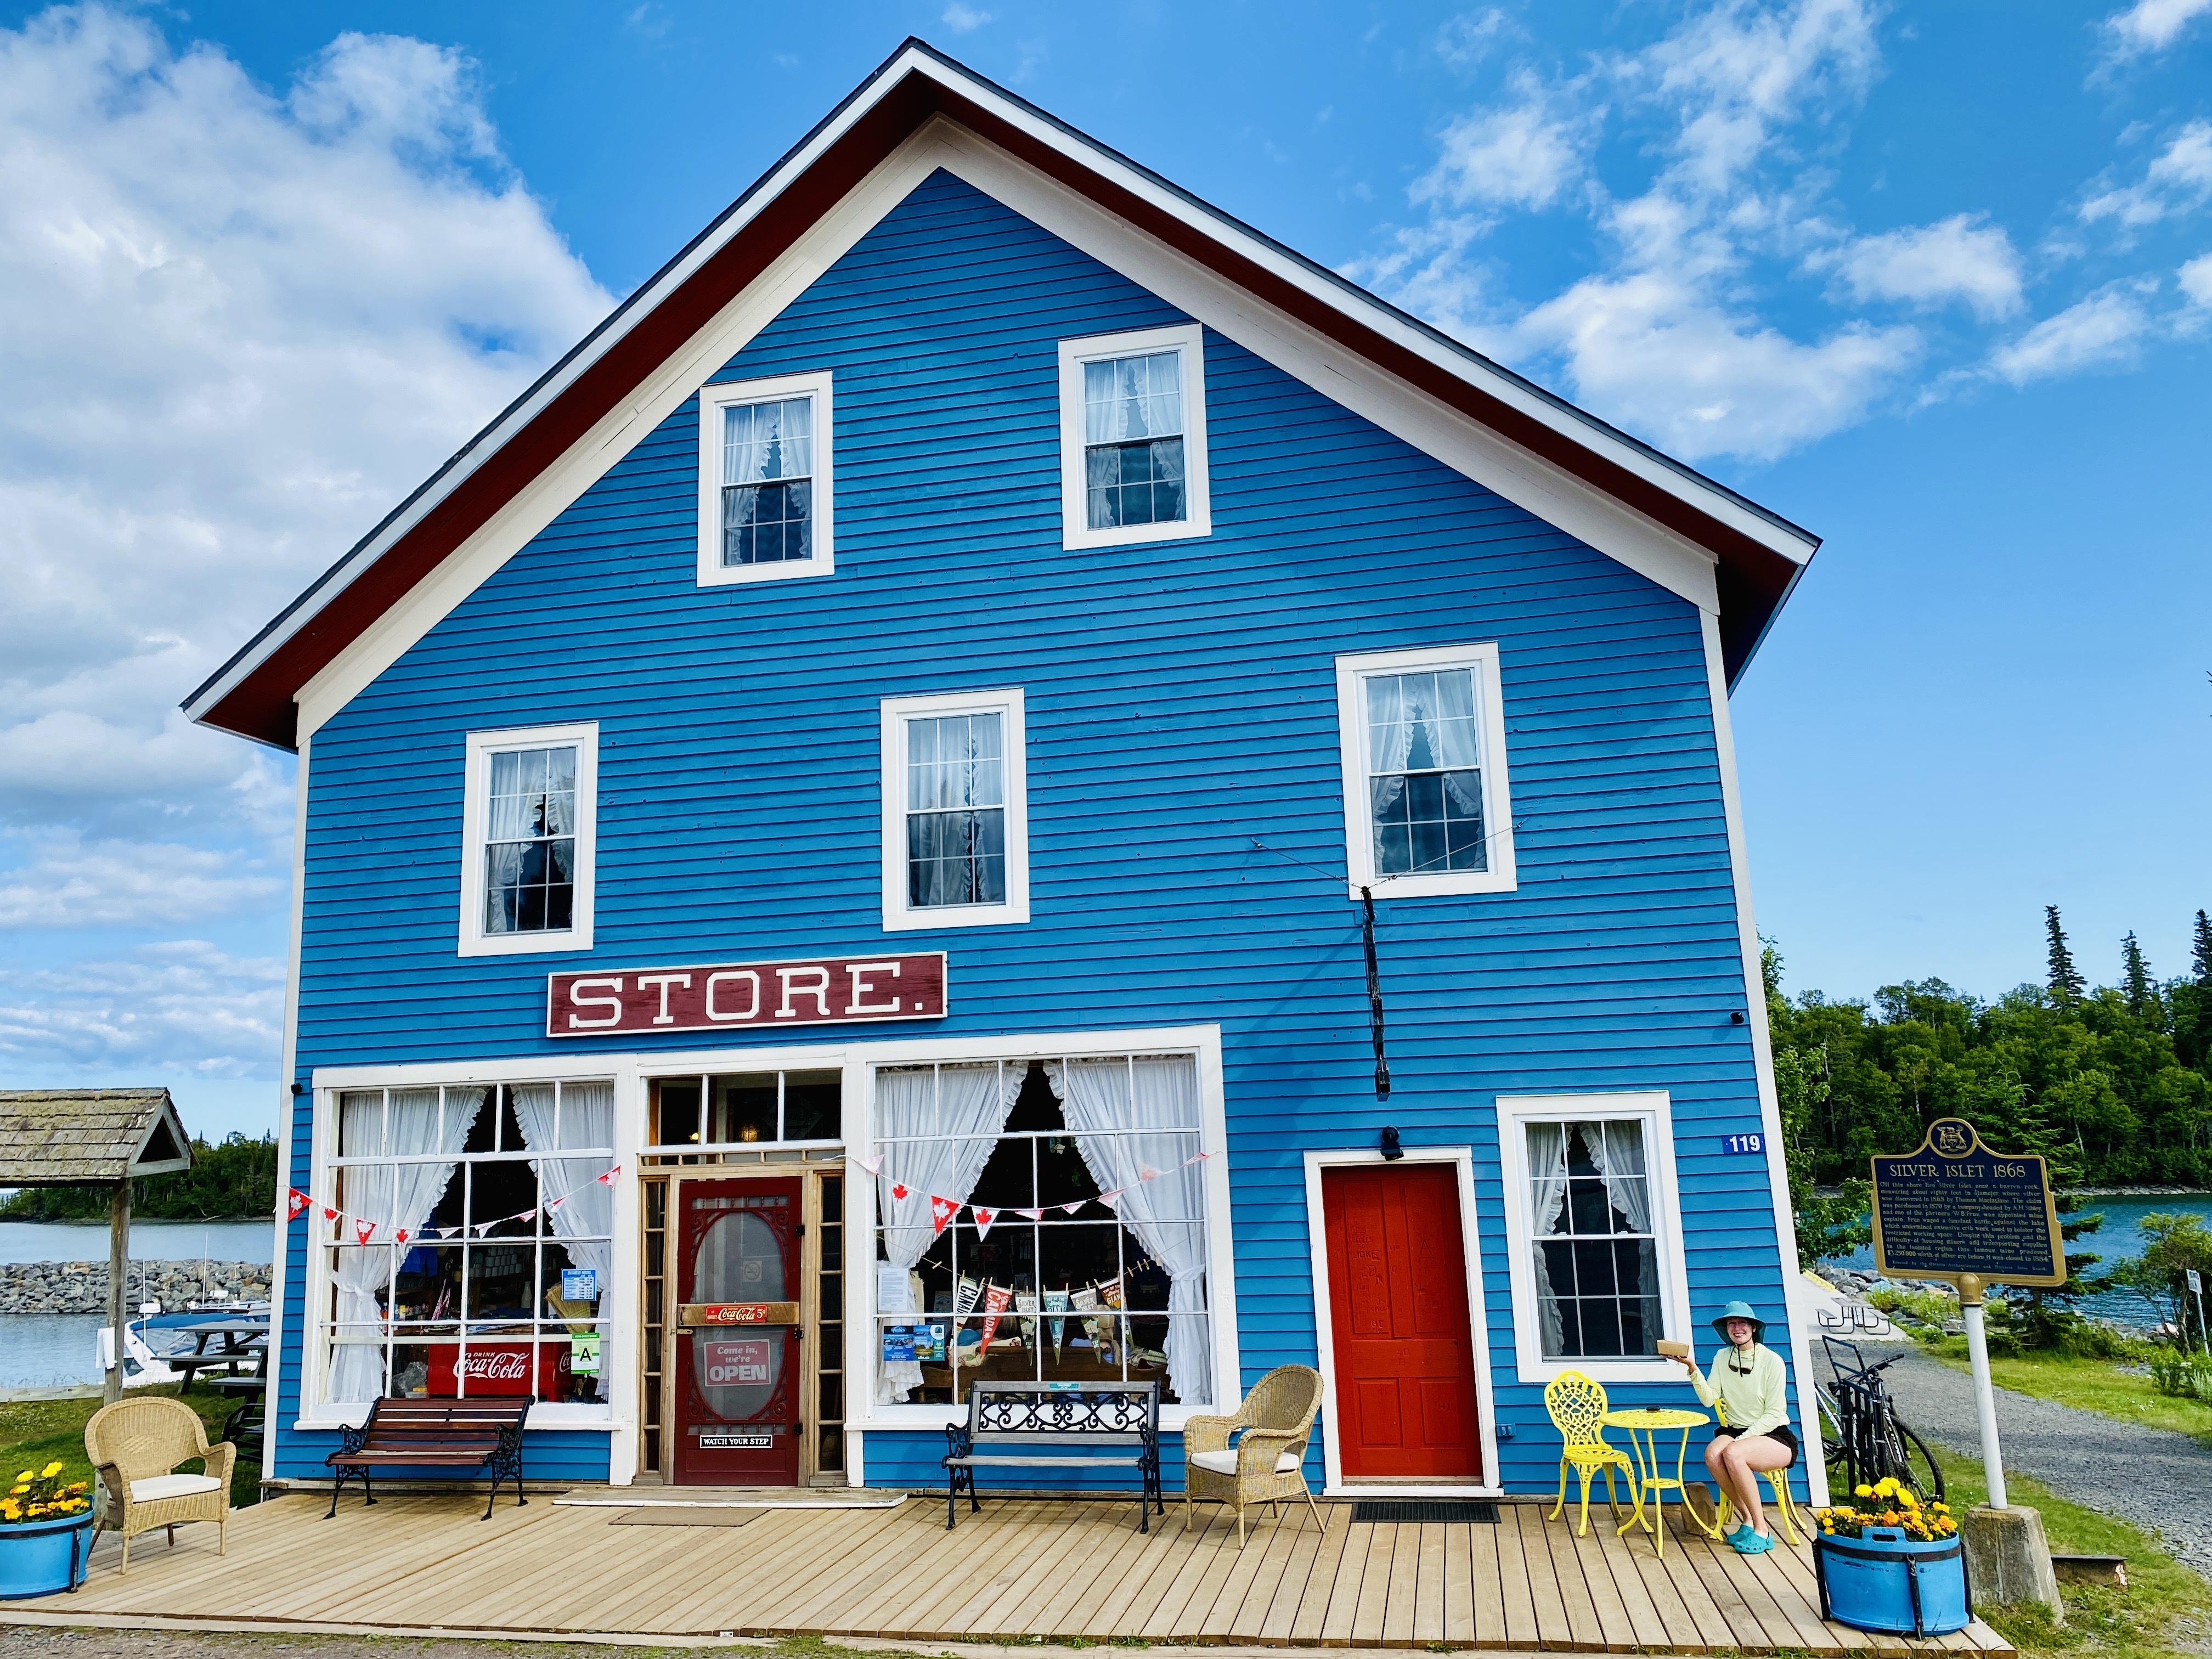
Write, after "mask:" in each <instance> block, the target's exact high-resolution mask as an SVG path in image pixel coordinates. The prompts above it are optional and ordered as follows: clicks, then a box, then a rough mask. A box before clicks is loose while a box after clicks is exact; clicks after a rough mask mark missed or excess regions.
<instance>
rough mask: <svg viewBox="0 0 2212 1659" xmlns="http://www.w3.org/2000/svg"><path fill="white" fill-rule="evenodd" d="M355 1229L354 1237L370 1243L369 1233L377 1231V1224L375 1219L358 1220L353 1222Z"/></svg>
mask: <svg viewBox="0 0 2212 1659" xmlns="http://www.w3.org/2000/svg"><path fill="white" fill-rule="evenodd" d="M353 1231H354V1237H356V1238H358V1239H359V1240H361V1242H362V1243H364V1244H366V1243H368V1240H369V1235H370V1234H372V1233H374V1231H376V1224H375V1223H374V1221H361V1220H356V1221H355V1223H354V1224H353Z"/></svg>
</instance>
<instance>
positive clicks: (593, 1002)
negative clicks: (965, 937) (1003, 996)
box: [545, 951, 946, 1037]
mask: <svg viewBox="0 0 2212 1659" xmlns="http://www.w3.org/2000/svg"><path fill="white" fill-rule="evenodd" d="M945 988H946V987H945V953H944V952H943V951H930V952H927V953H926V954H923V955H919V956H906V957H814V958H811V959H809V960H805V961H801V962H741V963H721V964H714V963H702V964H697V965H694V966H691V967H686V968H639V969H624V970H623V971H621V972H618V973H611V974H607V973H590V974H550V975H547V976H546V982H545V1035H546V1036H556V1037H574V1036H658V1035H660V1034H662V1033H669V1034H672V1033H675V1032H678V1031H732V1030H750V1029H753V1028H760V1029H764V1030H771V1031H774V1030H787V1029H789V1028H791V1027H793V1026H798V1025H846V1024H856V1023H862V1022H866V1021H872V1020H890V1019H942V1018H945Z"/></svg>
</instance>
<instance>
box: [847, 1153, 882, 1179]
mask: <svg viewBox="0 0 2212 1659" xmlns="http://www.w3.org/2000/svg"><path fill="white" fill-rule="evenodd" d="M847 1156H848V1157H849V1158H851V1159H852V1160H853V1162H854V1163H855V1164H859V1165H860V1167H861V1168H862V1169H864V1170H866V1171H867V1172H868V1173H869V1174H870V1175H872V1176H879V1175H881V1174H882V1173H883V1172H884V1155H883V1154H882V1153H881V1152H878V1153H877V1154H876V1155H875V1156H874V1157H873V1158H862V1157H861V1156H860V1154H859V1153H858V1152H851V1153H848V1154H847Z"/></svg>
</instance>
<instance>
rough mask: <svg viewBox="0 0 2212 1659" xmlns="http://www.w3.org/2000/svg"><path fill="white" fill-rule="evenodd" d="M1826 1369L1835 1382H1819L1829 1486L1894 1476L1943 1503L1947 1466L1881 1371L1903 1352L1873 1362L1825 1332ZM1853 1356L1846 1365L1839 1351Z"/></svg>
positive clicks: (1850, 1488)
mask: <svg viewBox="0 0 2212 1659" xmlns="http://www.w3.org/2000/svg"><path fill="white" fill-rule="evenodd" d="M1820 1340H1821V1343H1822V1344H1823V1346H1825V1347H1826V1350H1827V1360H1828V1371H1829V1374H1830V1376H1832V1378H1833V1379H1834V1383H1833V1386H1832V1388H1831V1387H1822V1386H1820V1385H1819V1384H1817V1383H1816V1384H1815V1386H1814V1395H1815V1397H1816V1400H1817V1401H1818V1404H1819V1409H1820V1417H1821V1430H1822V1434H1823V1437H1824V1438H1825V1439H1826V1453H1827V1463H1828V1467H1829V1469H1830V1471H1831V1474H1830V1486H1831V1489H1833V1487H1834V1486H1835V1485H1836V1480H1837V1476H1838V1475H1840V1476H1841V1480H1842V1488H1843V1490H1844V1492H1855V1491H1856V1490H1857V1488H1858V1487H1860V1486H1871V1485H1873V1484H1874V1483H1875V1481H1878V1480H1897V1481H1899V1482H1901V1483H1902V1484H1904V1485H1905V1486H1910V1487H1911V1488H1912V1490H1913V1491H1914V1492H1917V1493H1918V1494H1919V1495H1920V1496H1921V1497H1923V1498H1928V1499H1930V1500H1933V1501H1938V1502H1940V1501H1941V1500H1942V1498H1943V1468H1942V1465H1941V1464H1940V1463H1938V1462H1936V1454H1935V1453H1934V1452H1932V1451H1930V1450H1929V1448H1928V1443H1927V1442H1926V1441H1924V1440H1923V1439H1922V1438H1921V1437H1919V1436H1918V1435H1917V1434H1916V1433H1915V1432H1914V1431H1912V1429H1911V1427H1910V1426H1908V1425H1906V1424H1905V1422H1904V1420H1903V1419H1900V1418H1899V1416H1898V1415H1897V1411H1896V1408H1895V1407H1894V1406H1893V1404H1892V1402H1891V1401H1890V1397H1889V1388H1888V1385H1887V1383H1885V1382H1884V1381H1883V1380H1882V1375H1881V1374H1882V1372H1883V1371H1885V1370H1888V1369H1889V1367H1890V1366H1892V1365H1894V1364H1896V1363H1897V1362H1898V1361H1899V1360H1900V1359H1902V1358H1904V1357H1905V1356H1904V1355H1903V1354H1901V1353H1899V1354H1892V1355H1891V1356H1890V1357H1889V1358H1887V1359H1880V1360H1876V1361H1875V1363H1874V1364H1868V1363H1867V1361H1866V1357H1865V1356H1864V1355H1863V1354H1862V1353H1861V1352H1859V1347H1858V1344H1857V1343H1856V1342H1840V1341H1838V1340H1837V1339H1835V1338H1834V1337H1832V1336H1824V1337H1822V1338H1821V1339H1820ZM1838 1349H1842V1350H1844V1351H1845V1352H1848V1353H1849V1355H1850V1364H1849V1365H1848V1366H1847V1365H1845V1364H1844V1363H1843V1362H1842V1361H1841V1360H1840V1359H1839V1358H1838V1353H1837V1351H1838Z"/></svg>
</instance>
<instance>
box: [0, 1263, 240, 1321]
mask: <svg viewBox="0 0 2212 1659" xmlns="http://www.w3.org/2000/svg"><path fill="white" fill-rule="evenodd" d="M206 1268H207V1271H206V1272H205V1273H202V1272H201V1270H200V1269H201V1264H200V1263H198V1262H197V1261H133V1262H131V1264H130V1267H129V1270H128V1272H127V1273H125V1277H124V1280H123V1290H124V1303H125V1305H126V1306H127V1307H129V1308H130V1309H131V1311H132V1312H133V1313H136V1312H137V1310H138V1307H139V1304H142V1303H146V1302H158V1303H160V1304H161V1306H162V1307H163V1308H165V1309H170V1310H178V1309H181V1308H183V1307H184V1305H185V1304H186V1303H188V1302H263V1301H266V1300H267V1299H268V1297H269V1272H270V1269H269V1265H268V1264H267V1263H266V1262H261V1261H210V1262H209V1263H207V1264H206ZM106 1311H107V1263H106V1262H105V1261H10V1262H4V1263H0V1314H88V1313H106Z"/></svg>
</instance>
